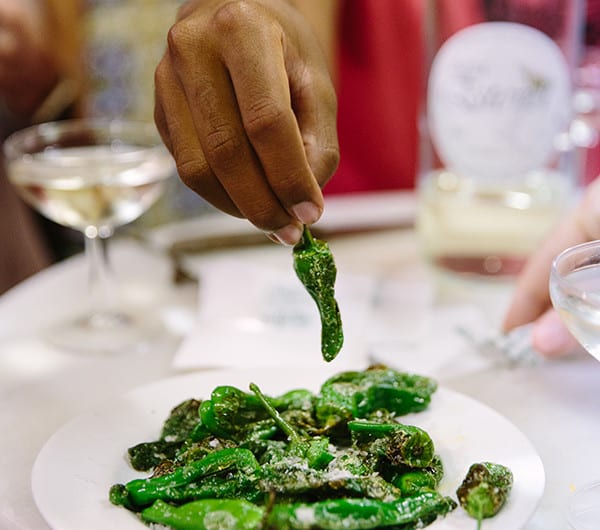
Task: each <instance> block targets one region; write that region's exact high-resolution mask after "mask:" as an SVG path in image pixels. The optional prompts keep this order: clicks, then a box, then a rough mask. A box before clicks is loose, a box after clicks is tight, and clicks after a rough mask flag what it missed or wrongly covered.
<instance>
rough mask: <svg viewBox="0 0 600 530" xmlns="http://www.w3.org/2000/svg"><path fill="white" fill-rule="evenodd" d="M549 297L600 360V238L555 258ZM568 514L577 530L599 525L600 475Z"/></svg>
mask: <svg viewBox="0 0 600 530" xmlns="http://www.w3.org/2000/svg"><path fill="white" fill-rule="evenodd" d="M550 297H551V299H552V304H553V305H554V307H555V308H556V310H557V311H558V313H559V314H560V316H561V318H562V320H563V322H564V323H565V325H566V326H567V328H568V329H569V331H570V332H571V333H572V334H573V336H574V337H575V338H576V339H577V340H578V341H579V343H580V344H581V345H582V346H583V347H584V348H585V349H586V350H587V351H588V352H589V353H590V354H591V355H593V356H594V357H595V358H596V359H598V360H600V241H591V242H589V243H583V244H580V245H576V246H574V247H571V248H568V249H566V250H564V251H563V252H561V253H560V254H559V255H558V256H557V257H556V258H555V259H554V262H553V263H552V268H551V271H550ZM567 517H568V520H569V524H570V525H571V527H572V528H573V529H574V530H588V529H590V530H591V529H593V530H597V529H598V528H600V477H599V479H598V481H596V482H594V483H592V484H588V485H586V486H584V487H583V488H581V489H579V490H578V491H577V492H576V493H574V494H573V495H572V497H571V499H570V501H569V505H568V509H567Z"/></svg>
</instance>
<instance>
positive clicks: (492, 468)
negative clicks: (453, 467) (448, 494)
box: [456, 462, 513, 530]
mask: <svg viewBox="0 0 600 530" xmlns="http://www.w3.org/2000/svg"><path fill="white" fill-rule="evenodd" d="M512 484H513V474H512V471H511V470H510V469H508V468H507V467H506V466H503V465H501V464H494V463H493V462H480V463H476V464H473V465H471V467H470V468H469V471H468V472H467V475H466V477H465V479H464V480H463V482H462V484H461V485H460V486H459V487H458V489H457V490H456V495H457V497H458V502H459V503H460V505H461V506H462V507H463V508H464V509H465V511H466V512H467V513H468V514H469V515H470V516H471V517H473V518H475V519H477V529H478V530H479V529H480V528H481V521H482V520H483V519H485V518H487V517H493V516H494V515H496V514H497V513H498V512H499V511H500V509H501V508H502V506H504V503H505V502H506V499H507V498H508V495H509V493H510V490H511V488H512Z"/></svg>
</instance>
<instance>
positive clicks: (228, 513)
mask: <svg viewBox="0 0 600 530" xmlns="http://www.w3.org/2000/svg"><path fill="white" fill-rule="evenodd" d="M455 507H456V503H455V502H454V501H453V500H452V499H450V498H448V497H443V496H442V495H440V494H439V493H436V492H425V493H421V494H419V495H416V496H414V497H408V498H406V499H398V500H395V501H392V502H383V501H378V500H374V499H353V498H348V499H346V498H342V499H334V500H327V501H320V502H315V503H296V504H277V505H275V506H274V507H273V509H272V510H271V512H270V513H268V514H267V521H266V523H265V524H264V526H263V527H266V528H267V529H269V530H270V529H273V530H275V529H276V530H307V529H311V528H320V529H324V530H370V529H374V528H381V527H389V526H394V527H398V526H400V525H402V526H401V528H403V529H406V530H409V529H411V528H421V527H422V526H423V525H426V524H430V523H431V522H433V521H434V520H435V519H437V518H438V517H440V516H444V515H446V514H447V513H448V512H450V511H452V510H453V509H454V508H455ZM264 516H265V509H264V508H261V507H258V506H255V505H252V504H251V503H248V502H247V501H243V500H231V499H223V500H215V499H207V500H200V501H193V502H190V503H188V504H185V505H183V506H180V507H173V506H171V505H169V504H167V503H164V502H161V501H156V502H155V503H154V504H153V505H152V506H151V507H149V508H146V509H145V510H144V511H143V512H142V519H143V520H144V521H146V522H148V523H160V524H164V525H168V526H169V527H171V528H173V529H174V530H211V529H214V528H219V529H220V530H229V529H231V530H233V529H239V530H246V529H250V528H253V529H254V528H261V521H263V520H264V519H263V518H264Z"/></svg>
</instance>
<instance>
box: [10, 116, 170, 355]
mask: <svg viewBox="0 0 600 530" xmlns="http://www.w3.org/2000/svg"><path fill="white" fill-rule="evenodd" d="M4 155H5V163H6V169H7V173H8V177H9V179H10V181H11V183H12V184H13V185H14V186H15V188H16V189H17V191H18V192H19V193H20V195H21V196H22V197H23V199H24V200H25V201H27V202H28V203H29V204H30V205H31V206H33V207H34V208H36V209H37V210H38V211H39V212H40V213H41V214H42V215H44V216H45V217H47V218H48V219H50V220H52V221H54V222H56V223H59V224H61V225H64V226H68V227H70V228H74V229H76V230H79V231H80V232H82V233H83V235H84V240H85V252H86V255H87V258H88V262H89V267H90V271H89V273H90V274H89V278H90V292H89V305H90V308H89V310H88V311H87V312H85V313H84V314H82V315H78V316H76V317H75V318H73V319H71V320H69V321H67V322H60V323H58V324H57V325H55V326H53V327H52V328H51V329H48V330H47V332H46V333H45V335H46V338H47V339H48V340H49V341H50V342H51V343H52V344H54V345H55V346H58V347H61V348H65V349H68V350H72V351H78V352H98V353H116V352H125V351H128V350H129V351H134V350H136V349H138V348H139V346H140V345H142V344H144V343H145V342H146V341H147V340H148V338H149V337H151V336H152V335H154V333H149V331H150V330H149V329H148V326H149V323H148V322H146V319H145V318H144V315H142V314H141V313H140V312H139V311H137V312H136V313H135V314H129V313H128V312H127V311H126V310H125V309H124V308H122V307H120V304H119V302H118V296H117V294H116V289H115V286H114V280H113V278H112V274H111V271H110V266H109V263H108V255H107V253H106V246H105V243H106V241H107V240H108V238H110V236H111V235H112V234H113V232H114V229H115V228H116V227H118V226H121V225H124V224H126V223H129V222H131V221H133V220H135V219H137V218H138V217H139V216H140V215H141V214H143V213H144V212H145V211H146V210H147V209H148V208H149V207H150V206H151V205H152V204H154V203H155V202H156V200H157V199H158V198H159V197H160V196H161V194H162V193H163V191H164V188H165V185H166V182H167V179H168V178H169V177H171V176H172V175H174V174H175V164H174V161H173V159H172V157H171V155H170V154H169V152H168V151H167V149H166V148H165V147H164V145H163V144H162V142H161V139H160V137H159V135H158V132H157V131H156V128H155V126H154V124H151V123H144V122H130V121H122V120H101V119H80V120H65V121H59V122H52V123H43V124H40V125H35V126H33V127H29V128H27V129H23V130H21V131H18V132H16V133H14V134H13V135H11V136H10V137H9V138H7V140H6V141H5V143H4Z"/></svg>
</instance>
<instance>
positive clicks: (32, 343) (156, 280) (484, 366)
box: [0, 229, 600, 530]
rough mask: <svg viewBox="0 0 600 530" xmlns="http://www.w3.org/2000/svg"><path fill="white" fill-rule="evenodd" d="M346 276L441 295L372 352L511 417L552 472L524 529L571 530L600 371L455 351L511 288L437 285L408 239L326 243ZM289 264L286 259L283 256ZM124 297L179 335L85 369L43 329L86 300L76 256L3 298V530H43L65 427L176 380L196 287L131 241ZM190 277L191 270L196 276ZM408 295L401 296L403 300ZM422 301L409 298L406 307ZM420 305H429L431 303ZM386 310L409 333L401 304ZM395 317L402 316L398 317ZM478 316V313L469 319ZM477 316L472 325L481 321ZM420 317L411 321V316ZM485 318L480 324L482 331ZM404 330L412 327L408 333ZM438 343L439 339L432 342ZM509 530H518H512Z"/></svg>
mask: <svg viewBox="0 0 600 530" xmlns="http://www.w3.org/2000/svg"><path fill="white" fill-rule="evenodd" d="M330 244H331V247H332V249H333V251H334V254H335V256H336V261H337V264H338V269H339V270H340V274H342V275H343V274H345V273H346V272H347V273H348V274H367V275H372V276H374V277H376V278H379V279H382V278H383V279H385V280H393V281H394V282H398V283H395V284H394V285H402V282H404V285H405V286H407V288H408V287H410V286H413V287H414V286H415V282H420V281H423V280H425V283H423V285H424V286H425V288H426V289H427V285H429V286H431V285H435V288H434V289H431V290H430V291H427V290H425V291H419V293H420V294H419V295H418V296H421V295H423V296H428V297H430V304H431V310H432V313H431V314H429V315H426V314H424V316H425V317H426V319H425V320H423V321H421V327H420V328H419V330H418V332H417V331H415V330H413V331H414V333H412V334H411V333H408V332H407V333H406V335H405V340H404V341H398V340H397V337H396V339H394V340H391V339H390V340H387V341H383V342H381V343H373V344H372V345H371V347H370V351H369V353H370V354H371V355H373V356H374V359H375V360H381V361H384V362H388V363H389V364H391V365H394V366H397V367H399V368H407V369H411V370H412V371H422V372H425V373H429V374H430V375H434V376H435V377H437V378H438V380H439V381H440V383H441V384H443V385H445V386H447V387H450V388H452V389H455V390H457V391H460V392H462V393H464V394H467V395H470V396H472V397H474V398H476V399H478V400H480V401H482V402H484V403H486V404H488V405H489V406H491V407H493V408H494V409H496V410H497V411H499V412H500V413H501V414H503V415H504V416H506V417H507V418H508V419H509V420H510V421H511V422H513V423H514V424H515V425H516V426H517V427H518V428H520V429H521V430H522V431H523V432H524V433H525V434H526V435H527V436H528V437H529V439H530V440H531V442H532V443H533V444H534V445H535V447H536V449H537V451H538V452H539V454H540V456H541V458H542V460H543V463H544V467H545V471H546V479H547V483H546V491H545V494H544V497H543V499H542V501H541V503H540V506H539V508H538V510H537V511H536V513H535V515H534V516H533V518H532V519H531V521H530V522H529V523H528V525H527V526H526V530H559V529H560V530H562V529H564V528H566V522H565V517H564V507H565V503H566V500H567V498H568V496H569V494H570V493H571V491H572V490H573V489H574V488H576V487H578V486H581V485H583V484H584V483H587V482H589V481H591V480H593V479H595V478H599V477H600V461H599V460H598V458H597V452H596V449H597V447H598V444H599V443H600V422H599V421H598V417H599V413H600V384H598V383H599V382H600V363H597V362H596V361H594V360H593V359H591V358H589V357H587V356H582V357H578V358H574V359H570V360H566V361H557V362H544V363H540V364H537V365H534V366H513V367H509V366H498V365H494V364H492V363H490V361H489V360H487V359H481V358H478V357H477V353H476V352H474V351H473V349H472V348H471V349H470V348H469V346H468V344H462V346H457V342H456V341H457V338H456V335H455V334H454V335H452V337H451V336H450V334H452V333H453V329H452V328H451V327H449V326H446V325H445V323H447V322H450V321H452V319H456V318H457V316H458V319H459V320H460V319H461V318H462V317H464V318H465V322H467V323H469V322H470V323H473V322H478V321H479V322H481V323H482V325H486V326H487V325H489V326H493V325H495V324H497V322H498V321H499V318H500V316H501V314H502V312H503V309H504V305H505V303H506V300H507V294H508V292H509V289H510V286H497V285H496V286H487V287H485V286H481V285H480V286H479V287H478V288H473V287H472V286H471V287H465V285H463V284H453V286H452V285H450V286H449V284H443V285H441V284H429V283H427V282H428V281H429V280H430V278H429V276H428V272H427V271H426V269H425V268H424V266H423V264H422V262H421V260H420V258H419V253H418V249H417V245H416V241H415V236H414V233H413V232H412V231H411V230H407V229H405V230H388V231H383V232H380V233H371V234H368V235H365V234H363V235H354V236H344V237H340V238H338V239H332V240H331V241H330ZM284 252H285V249H282V248H281V247H276V246H267V247H261V248H260V249H246V250H244V251H222V252H220V253H217V254H211V255H203V256H199V257H196V258H194V260H205V261H206V262H208V261H210V260H214V259H223V258H224V257H230V258H233V259H235V260H245V261H246V262H248V263H253V262H254V263H269V264H271V265H276V266H279V267H280V266H282V264H287V263H289V261H288V259H289V255H285V256H284ZM282 256H283V257H282ZM113 257H114V264H115V269H116V270H117V271H118V272H119V276H120V278H121V281H122V284H123V286H124V287H123V288H124V289H126V290H127V292H128V293H129V295H130V296H131V297H133V298H135V299H137V300H138V301H139V302H140V303H143V304H145V305H146V306H155V307H157V308H160V310H161V314H162V315H163V317H164V319H165V322H169V323H171V324H172V326H171V327H172V332H173V335H172V337H171V338H170V339H169V340H166V341H165V342H164V343H161V344H158V345H157V347H156V351H153V352H148V353H145V354H143V355H133V356H123V357H100V358H99V357H96V358H85V357H83V356H78V355H74V354H67V353H60V352H57V351H53V350H51V349H50V348H48V347H46V346H44V345H43V344H42V343H41V342H40V341H39V340H38V339H37V337H36V330H37V329H38V328H39V326H41V325H42V324H43V322H44V321H45V319H47V318H48V316H49V315H52V316H55V315H57V314H59V313H60V312H61V311H62V310H63V309H65V308H67V307H69V306H70V304H72V303H74V301H75V300H76V299H81V297H82V296H84V293H85V279H86V274H85V263H84V261H83V259H82V258H81V257H76V258H74V259H72V260H69V261H67V262H65V263H62V264H60V265H56V266H54V267H52V268H51V269H49V270H47V271H45V272H43V273H41V274H39V275H37V276H35V277H34V278H32V279H30V280H29V281H26V282H25V283H23V284H22V285H20V286H19V287H17V288H15V289H13V290H12V291H10V292H9V293H7V294H6V295H5V296H3V297H2V298H0V433H1V436H0V470H1V472H0V528H2V529H3V530H12V529H20V530H25V529H27V530H46V529H47V528H48V526H47V525H46V524H45V522H44V521H43V519H42V517H41V515H40V514H39V512H38V511H37V509H36V507H35V504H34V501H33V498H32V494H31V490H30V473H31V467H32V465H33V462H34V460H35V457H36V455H37V453H38V451H39V450H40V449H41V447H42V446H43V444H44V443H45V441H46V440H47V438H48V437H49V436H50V435H51V434H52V433H53V432H55V431H56V430H57V429H58V428H59V427H60V426H61V425H62V424H63V423H65V422H66V421H67V420H69V419H70V418H72V417H73V416H75V415H77V414H78V413H81V412H83V411H85V410H87V409H89V408H90V407H91V406H93V405H95V404H98V403H100V402H103V401H105V400H106V399H108V398H109V397H112V396H114V395H117V394H120V393H123V392H125V391H127V390H129V389H131V388H134V387H136V386H139V385H141V384H144V383H147V382H150V381H154V380H158V379H160V378H164V377H168V376H170V375H174V374H175V373H176V372H177V370H176V369H174V368H173V356H174V353H175V352H176V351H177V349H178V346H179V344H180V341H181V339H182V338H183V336H184V335H185V334H186V333H187V332H189V330H190V329H192V328H191V327H190V326H193V325H194V322H195V318H196V311H197V286H196V285H195V284H187V285H183V286H175V285H173V283H172V282H171V277H170V275H171V270H170V265H169V262H168V260H167V259H166V257H165V256H163V255H160V254H157V253H156V252H153V251H148V250H147V249H145V248H143V247H141V246H139V245H138V244H136V243H133V242H131V241H121V242H120V243H119V244H117V245H115V246H114V248H113ZM191 266H192V267H193V264H192V265H191ZM399 294H400V296H402V292H400V293H399ZM411 296H415V293H414V292H413V293H412V294H411V293H410V292H408V293H407V297H408V299H410V297H411ZM423 300H424V299H421V301H423ZM390 304H391V305H388V306H384V307H386V311H388V314H387V317H386V318H389V319H392V320H394V319H395V320H396V321H397V322H398V326H399V329H402V321H403V319H404V318H410V315H409V313H407V312H406V310H405V309H402V304H401V303H400V304H396V303H395V302H394V300H392V301H391V302H390ZM396 311H397V313H394V312H396ZM470 311H471V312H470ZM473 315H475V316H473ZM413 317H414V315H413ZM477 319H480V320H477ZM405 328H406V326H405ZM434 339H435V340H434ZM482 428H485V426H482ZM507 530H511V529H507Z"/></svg>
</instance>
